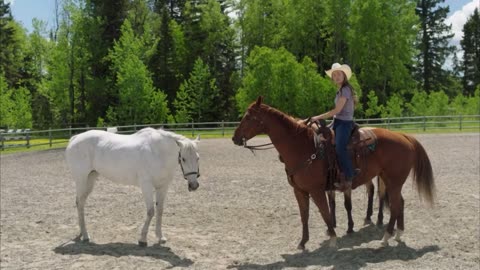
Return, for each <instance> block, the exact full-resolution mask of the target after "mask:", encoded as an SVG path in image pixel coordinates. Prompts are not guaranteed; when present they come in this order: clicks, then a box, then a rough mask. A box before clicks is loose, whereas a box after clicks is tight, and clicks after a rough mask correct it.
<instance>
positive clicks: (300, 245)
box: [297, 244, 305, 250]
mask: <svg viewBox="0 0 480 270" xmlns="http://www.w3.org/2000/svg"><path fill="white" fill-rule="evenodd" d="M297 249H300V250H305V244H298V246H297Z"/></svg>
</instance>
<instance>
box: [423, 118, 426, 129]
mask: <svg viewBox="0 0 480 270" xmlns="http://www.w3.org/2000/svg"><path fill="white" fill-rule="evenodd" d="M426 130H427V117H426V116H425V115H424V116H423V131H426Z"/></svg>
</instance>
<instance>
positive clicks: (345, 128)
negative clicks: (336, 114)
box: [333, 119, 354, 179]
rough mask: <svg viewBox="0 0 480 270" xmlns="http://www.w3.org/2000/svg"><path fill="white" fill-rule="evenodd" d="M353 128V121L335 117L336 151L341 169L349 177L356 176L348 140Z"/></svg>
mask: <svg viewBox="0 0 480 270" xmlns="http://www.w3.org/2000/svg"><path fill="white" fill-rule="evenodd" d="M352 129H353V121H345V120H340V119H335V121H334V122H333V130H334V131H335V144H336V145H335V152H337V158H338V163H339V165H340V170H341V171H342V172H343V173H344V174H345V177H346V178H347V179H348V178H349V177H350V179H351V177H353V176H354V173H353V164H352V160H351V159H350V157H349V155H348V151H347V145H348V141H349V140H350V134H351V133H352Z"/></svg>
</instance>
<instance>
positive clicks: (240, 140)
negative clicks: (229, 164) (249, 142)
mask: <svg viewBox="0 0 480 270" xmlns="http://www.w3.org/2000/svg"><path fill="white" fill-rule="evenodd" d="M232 141H233V143H234V144H235V145H238V146H244V145H245V142H246V140H245V138H240V137H235V136H233V137H232Z"/></svg>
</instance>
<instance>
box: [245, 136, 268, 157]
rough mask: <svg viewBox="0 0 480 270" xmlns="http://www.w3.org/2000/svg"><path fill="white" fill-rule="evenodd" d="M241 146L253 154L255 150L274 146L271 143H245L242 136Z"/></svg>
mask: <svg viewBox="0 0 480 270" xmlns="http://www.w3.org/2000/svg"><path fill="white" fill-rule="evenodd" d="M269 145H272V146H269ZM243 147H244V148H247V149H248V150H250V151H252V153H253V154H254V155H255V150H269V149H272V148H275V146H273V143H264V144H257V145H247V141H246V140H245V138H243Z"/></svg>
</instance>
